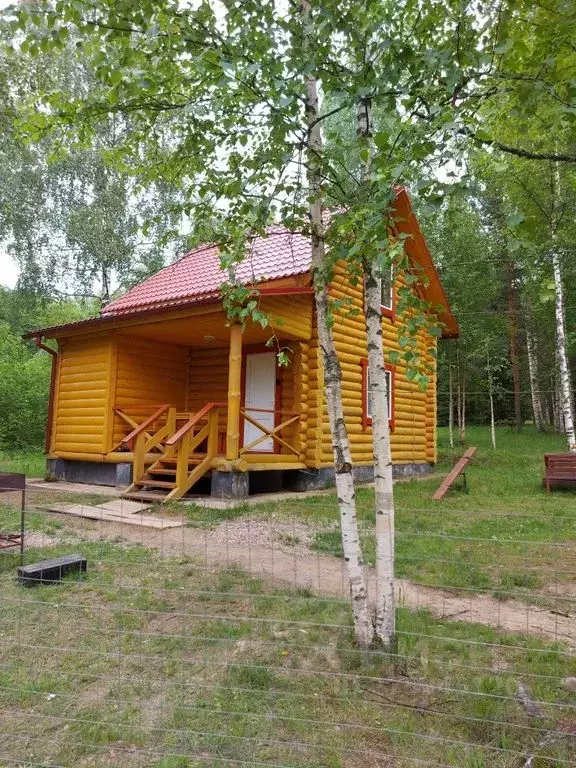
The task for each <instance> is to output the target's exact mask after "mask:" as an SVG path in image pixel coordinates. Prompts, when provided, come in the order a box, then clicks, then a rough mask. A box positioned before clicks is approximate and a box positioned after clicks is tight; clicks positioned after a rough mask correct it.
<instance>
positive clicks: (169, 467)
mask: <svg viewBox="0 0 576 768" xmlns="http://www.w3.org/2000/svg"><path fill="white" fill-rule="evenodd" d="M222 407H223V404H222V403H207V404H206V405H205V406H204V407H203V408H201V409H200V410H199V411H198V412H197V413H195V414H193V415H192V416H191V417H190V418H189V419H188V420H187V421H186V422H185V423H184V424H183V425H182V426H179V420H178V418H177V414H176V409H175V408H174V407H173V406H171V405H162V406H160V407H159V408H158V409H157V410H156V411H155V412H154V413H153V414H152V415H151V416H150V417H149V418H148V419H146V420H145V421H144V422H142V424H140V425H138V426H137V427H136V428H135V429H134V430H133V431H132V432H131V433H130V434H129V435H128V436H127V437H126V438H124V440H123V441H122V446H123V447H124V448H126V449H128V450H132V452H133V457H134V458H133V482H132V485H131V486H130V487H129V488H128V489H127V490H126V491H125V492H124V493H123V494H122V498H123V499H133V500H138V501H147V502H151V503H157V504H158V503H159V504H162V503H164V502H166V501H172V500H175V499H180V498H182V496H184V495H185V494H186V493H188V491H189V490H190V489H191V488H192V487H193V486H194V484H195V483H197V482H198V480H200V478H201V477H204V475H205V474H206V473H207V472H209V471H210V469H211V468H212V466H213V463H214V459H215V458H216V457H217V455H218V418H219V412H220V409H221V408H222ZM152 453H157V454H158V458H156V459H154V460H153V461H152V462H151V463H150V455H151V454H152Z"/></svg>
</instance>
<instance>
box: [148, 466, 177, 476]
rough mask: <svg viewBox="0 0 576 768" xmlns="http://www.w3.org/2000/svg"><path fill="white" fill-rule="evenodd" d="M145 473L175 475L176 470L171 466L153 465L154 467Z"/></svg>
mask: <svg viewBox="0 0 576 768" xmlns="http://www.w3.org/2000/svg"><path fill="white" fill-rule="evenodd" d="M146 474H148V475H174V476H175V475H176V470H175V469H173V468H172V467H154V469H148V470H147V472H146Z"/></svg>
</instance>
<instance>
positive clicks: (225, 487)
mask: <svg viewBox="0 0 576 768" xmlns="http://www.w3.org/2000/svg"><path fill="white" fill-rule="evenodd" d="M46 468H47V472H48V475H49V476H51V477H52V478H55V479H56V480H66V481H68V482H70V483H86V484H90V485H108V486H114V487H118V488H122V487H125V486H127V485H130V483H131V482H132V464H129V463H122V464H108V463H103V462H96V461H69V460H67V459H48V460H47V467H46ZM433 470H434V465H432V464H427V463H421V464H395V465H394V467H393V474H394V477H398V478H400V477H420V476H422V475H428V474H430V473H431V472H433ZM353 475H354V480H355V481H356V482H357V483H371V482H372V481H373V480H374V468H373V467H372V466H356V467H354V468H353ZM201 483H202V487H200V483H199V484H198V486H195V487H194V489H193V491H192V493H196V494H200V495H201V494H203V493H206V495H208V493H209V494H210V496H211V497H212V498H214V499H236V500H242V499H247V498H248V497H249V496H251V495H253V494H265V493H278V492H280V491H295V492H306V491H319V490H323V489H325V488H332V487H333V486H334V470H333V469H332V468H331V467H322V468H321V469H286V470H268V471H261V472H220V471H218V470H213V471H212V473H211V476H206V478H202V480H201ZM208 485H209V489H208Z"/></svg>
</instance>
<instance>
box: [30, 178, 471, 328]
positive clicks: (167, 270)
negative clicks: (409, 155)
mask: <svg viewBox="0 0 576 768" xmlns="http://www.w3.org/2000/svg"><path fill="white" fill-rule="evenodd" d="M395 209H396V211H395V213H396V217H397V221H396V227H395V228H396V230H397V231H399V232H405V233H406V234H407V235H409V238H408V239H407V240H406V249H407V252H408V256H409V257H410V259H411V261H412V262H413V263H415V264H419V265H420V267H421V268H422V269H423V271H424V273H425V275H426V276H427V278H428V280H427V285H426V286H425V288H424V293H425V294H426V298H427V299H428V300H429V301H430V303H431V305H432V306H433V307H434V308H435V311H437V313H438V317H439V319H440V321H441V322H442V324H443V326H444V327H443V334H442V335H443V336H445V337H450V336H458V323H457V321H456V318H455V317H454V315H453V314H452V312H451V310H450V305H449V303H448V299H447V297H446V294H445V293H444V290H443V287H442V283H441V282H440V278H439V275H438V272H437V271H436V267H435V266H434V263H433V260H432V257H431V255H430V252H429V250H428V247H427V245H426V241H425V239H424V236H423V234H422V232H421V230H420V227H419V226H418V221H417V220H416V217H415V215H414V212H413V210H412V204H411V201H410V198H409V196H408V193H407V192H406V190H405V189H403V188H398V189H396V202H395ZM311 262H312V246H311V242H310V239H309V237H306V236H304V235H301V234H298V233H295V232H290V231H289V230H287V229H285V228H284V227H281V226H274V227H270V228H269V229H268V230H267V234H266V236H257V237H254V238H252V239H251V240H250V244H249V249H248V253H247V256H246V258H245V259H244V261H243V262H242V263H241V264H238V265H237V267H236V278H237V279H238V280H239V281H240V282H241V283H243V284H244V285H246V284H258V283H262V282H265V281H267V280H278V279H281V278H285V277H295V276H297V275H303V274H306V273H307V272H308V271H309V270H310V267H311ZM227 281H228V275H227V274H226V272H225V271H224V270H222V269H221V268H220V259H219V255H218V246H217V245H214V244H210V245H202V246H200V247H199V248H196V249H195V250H193V251H190V253H187V254H186V255H185V256H183V257H182V258H181V259H179V260H178V261H176V262H174V264H170V265H169V266H167V267H164V269H161V270H160V271H159V272H157V273H156V274H155V275H152V276H151V277H149V278H148V279H147V280H144V281H143V282H142V283H140V284H139V285H136V286H134V288H132V289H131V290H129V291H128V293H126V294H124V296H121V297H120V298H119V299H116V300H115V301H112V302H110V304H108V305H107V306H106V307H104V309H103V310H102V311H101V313H100V315H99V316H98V317H93V318H90V319H88V320H80V321H78V322H75V323H67V324H64V325H61V326H53V327H51V328H39V329H36V330H33V331H29V332H28V333H27V334H25V338H31V337H35V336H46V337H50V336H52V334H54V333H56V332H58V333H59V334H61V333H62V332H63V331H65V330H73V329H77V328H84V327H92V326H96V325H98V326H99V325H106V324H107V323H109V322H114V320H115V318H118V317H126V316H136V315H147V314H148V313H155V312H158V313H160V312H162V310H163V308H164V307H171V306H181V307H185V306H188V305H196V304H200V303H212V302H214V301H219V300H220V298H221V292H220V287H221V285H222V284H223V283H225V282H227Z"/></svg>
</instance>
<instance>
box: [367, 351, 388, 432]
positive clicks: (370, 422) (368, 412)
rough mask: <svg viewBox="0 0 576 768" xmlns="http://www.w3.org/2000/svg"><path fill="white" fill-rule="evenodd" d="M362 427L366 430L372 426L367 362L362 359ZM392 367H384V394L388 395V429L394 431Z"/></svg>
mask: <svg viewBox="0 0 576 768" xmlns="http://www.w3.org/2000/svg"><path fill="white" fill-rule="evenodd" d="M360 362H361V364H362V427H363V429H366V427H369V426H370V425H371V424H372V402H371V400H372V395H371V393H370V380H369V376H368V360H367V359H366V358H362V360H361V361H360ZM394 376H395V373H394V367H393V366H392V365H387V366H386V392H387V394H388V398H387V399H388V421H389V423H390V429H394Z"/></svg>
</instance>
